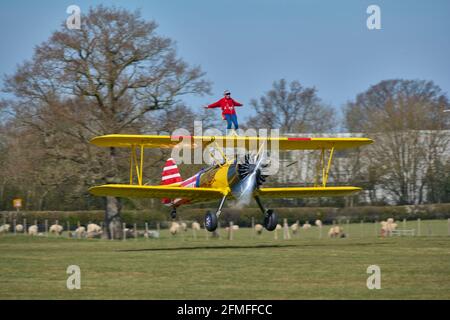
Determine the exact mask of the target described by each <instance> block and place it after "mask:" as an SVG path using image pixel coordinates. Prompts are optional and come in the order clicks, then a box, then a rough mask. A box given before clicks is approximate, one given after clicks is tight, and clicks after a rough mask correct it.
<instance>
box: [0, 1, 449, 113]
mask: <svg viewBox="0 0 450 320" xmlns="http://www.w3.org/2000/svg"><path fill="white" fill-rule="evenodd" d="M71 4H75V5H78V6H79V7H80V8H81V10H82V11H84V12H86V11H87V10H88V8H89V6H93V5H96V4H104V5H116V6H120V7H124V8H128V9H131V10H134V9H138V8H140V9H141V10H142V15H143V17H144V18H146V19H154V20H156V21H157V22H158V24H159V28H158V30H159V33H160V34H161V35H164V36H168V37H170V38H172V39H174V40H176V42H177V49H178V53H179V55H180V56H181V57H183V58H184V59H185V60H186V61H187V62H189V63H191V64H197V65H201V66H202V69H203V70H204V71H206V73H207V78H208V79H210V80H212V81H213V83H214V85H213V95H212V96H210V97H203V98H198V97H187V99H186V101H187V102H188V103H189V104H190V105H191V106H192V107H194V108H200V107H201V106H202V105H204V104H206V103H211V102H213V101H215V100H217V99H218V98H220V97H221V95H222V92H223V90H224V89H229V90H231V92H232V95H233V97H234V98H235V99H237V100H238V101H240V102H242V103H244V104H245V105H246V106H244V108H243V109H242V110H239V112H240V116H241V117H246V116H248V115H250V114H252V110H251V109H250V107H249V101H250V99H251V98H256V97H259V96H260V95H261V94H263V93H264V92H265V91H267V90H269V89H270V87H271V84H272V82H273V81H274V80H277V79H280V78H286V79H288V80H299V81H300V82H301V83H302V84H304V85H306V86H315V87H316V88H317V89H318V94H319V96H320V97H321V98H322V99H323V101H324V102H325V103H328V104H330V105H332V106H333V107H335V108H336V109H340V108H341V106H342V105H343V104H344V103H345V102H346V101H348V100H349V99H353V98H354V97H355V96H356V94H358V93H359V92H362V91H364V90H366V89H367V88H368V87H369V86H370V85H373V84H375V83H377V82H379V81H381V80H383V79H391V78H407V79H425V80H433V81H434V82H435V83H436V84H438V85H439V86H440V87H441V88H442V89H443V91H444V92H450V34H449V31H450V19H449V18H448V17H449V14H450V1H445V0H433V1H425V0H417V1H412V0H410V1H405V0H396V1H380V0H371V1H365V0H346V1H332V0H330V1H324V0H320V1H317V0H316V1H314V0H277V1H275V0H244V1H242V0H241V1H237V0H235V1H234V0H233V1H222V0H214V1H211V0H189V1H188V0H150V1H148V0H147V1H134V0H127V1H81V0H70V1H62V0H59V1H56V0H55V1H49V0H43V1H33V2H30V1H24V0H15V1H9V2H6V1H2V2H1V3H0V41H1V42H2V44H1V50H0V74H5V73H12V72H13V71H14V69H15V67H16V65H17V64H18V63H21V62H23V61H24V60H25V59H29V58H30V57H31V55H32V52H33V48H34V46H35V45H37V44H39V43H41V42H42V41H44V40H46V39H47V38H48V37H49V36H50V34H51V33H52V32H53V31H54V30H56V29H57V28H59V26H60V24H61V22H63V21H65V19H66V18H67V16H68V15H67V14H66V8H67V7H68V6H69V5H71ZM371 4H376V5H378V6H380V8H381V25H382V29H381V30H368V29H367V27H366V19H367V17H368V14H367V13H366V9H367V7H368V6H369V5H371Z"/></svg>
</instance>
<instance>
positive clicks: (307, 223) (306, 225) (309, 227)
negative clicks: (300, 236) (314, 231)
mask: <svg viewBox="0 0 450 320" xmlns="http://www.w3.org/2000/svg"><path fill="white" fill-rule="evenodd" d="M302 229H303V230H308V229H311V225H310V224H309V222H308V221H306V223H305V224H303V226H302Z"/></svg>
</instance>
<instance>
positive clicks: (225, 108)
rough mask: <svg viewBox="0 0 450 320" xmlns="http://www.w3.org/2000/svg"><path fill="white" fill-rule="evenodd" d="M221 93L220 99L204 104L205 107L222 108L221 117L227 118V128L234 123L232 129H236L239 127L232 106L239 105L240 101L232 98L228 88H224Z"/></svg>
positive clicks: (240, 104)
mask: <svg viewBox="0 0 450 320" xmlns="http://www.w3.org/2000/svg"><path fill="white" fill-rule="evenodd" d="M223 95H224V97H223V98H222V99H220V100H219V101H217V102H214V103H212V104H210V105H208V106H205V109H210V108H219V107H220V108H221V109H222V118H223V119H224V120H227V130H230V129H231V126H232V125H234V129H235V130H237V129H239V124H238V121H237V116H236V111H235V110H234V107H241V106H242V103H239V102H237V101H235V100H233V99H232V98H231V93H230V91H228V90H225V91H224V92H223ZM232 132H233V131H232Z"/></svg>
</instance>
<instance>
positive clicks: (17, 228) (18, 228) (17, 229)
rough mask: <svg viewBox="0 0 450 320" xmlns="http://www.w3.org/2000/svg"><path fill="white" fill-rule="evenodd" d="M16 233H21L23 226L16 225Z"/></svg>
mask: <svg viewBox="0 0 450 320" xmlns="http://www.w3.org/2000/svg"><path fill="white" fill-rule="evenodd" d="M16 232H23V225H22V224H18V225H16Z"/></svg>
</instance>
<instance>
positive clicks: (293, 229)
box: [291, 222, 300, 234]
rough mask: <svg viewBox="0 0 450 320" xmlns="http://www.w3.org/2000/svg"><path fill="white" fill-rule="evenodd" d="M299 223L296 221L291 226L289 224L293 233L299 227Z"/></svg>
mask: <svg viewBox="0 0 450 320" xmlns="http://www.w3.org/2000/svg"><path fill="white" fill-rule="evenodd" d="M299 227H300V226H299V224H298V223H297V222H296V223H294V224H293V225H292V226H291V229H292V233H293V234H296V233H297V231H298V229H299Z"/></svg>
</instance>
